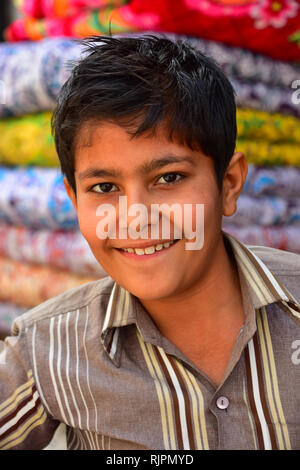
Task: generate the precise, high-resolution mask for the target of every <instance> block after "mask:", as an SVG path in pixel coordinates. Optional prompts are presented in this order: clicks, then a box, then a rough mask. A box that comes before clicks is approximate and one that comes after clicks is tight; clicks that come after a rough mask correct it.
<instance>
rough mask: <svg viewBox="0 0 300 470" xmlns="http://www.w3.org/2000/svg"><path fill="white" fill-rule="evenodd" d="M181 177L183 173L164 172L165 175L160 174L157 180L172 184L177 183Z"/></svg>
mask: <svg viewBox="0 0 300 470" xmlns="http://www.w3.org/2000/svg"><path fill="white" fill-rule="evenodd" d="M182 179H183V175H181V174H180V173H166V174H165V175H162V176H161V177H160V178H159V180H158V181H157V182H158V183H162V184H173V183H178V182H179V181H180V180H182Z"/></svg>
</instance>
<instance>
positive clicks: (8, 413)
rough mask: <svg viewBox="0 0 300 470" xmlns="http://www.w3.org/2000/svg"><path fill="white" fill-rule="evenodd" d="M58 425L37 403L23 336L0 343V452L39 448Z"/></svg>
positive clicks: (41, 405)
mask: <svg viewBox="0 0 300 470" xmlns="http://www.w3.org/2000/svg"><path fill="white" fill-rule="evenodd" d="M59 424H60V423H59V421H56V420H54V419H53V418H52V417H51V416H50V415H49V413H48V411H47V409H46V408H45V406H44V404H43V402H42V400H41V397H40V394H39V390H38V388H37V384H36V383H35V379H34V371H33V369H32V365H31V361H30V359H29V355H28V350H27V344H26V336H25V334H24V333H22V332H21V333H19V335H18V336H10V337H7V338H6V339H5V341H0V450H5V449H16V450H22V449H28V450H29V449H34V450H38V449H43V448H44V447H46V446H47V444H48V443H49V442H50V441H51V438H52V437H53V435H54V433H55V430H56V428H57V427H58V425H59Z"/></svg>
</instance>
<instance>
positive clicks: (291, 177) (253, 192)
mask: <svg viewBox="0 0 300 470" xmlns="http://www.w3.org/2000/svg"><path fill="white" fill-rule="evenodd" d="M299 182H300V168H296V167H293V166H274V167H260V166H258V165H252V164H248V174H247V178H246V181H245V185H244V187H243V194H247V195H248V196H255V197H258V196H264V195H269V196H277V197H282V198H299V199H300V184H299Z"/></svg>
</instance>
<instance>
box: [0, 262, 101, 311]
mask: <svg viewBox="0 0 300 470" xmlns="http://www.w3.org/2000/svg"><path fill="white" fill-rule="evenodd" d="M96 279H97V277H92V276H91V277H85V276H76V275H75V274H72V273H69V272H67V271H62V270H58V269H55V268H50V267H48V266H38V265H33V264H29V263H28V264H27V263H22V262H20V261H13V260H10V259H8V258H2V257H0V301H2V302H11V303H14V304H16V305H20V306H22V307H28V308H32V307H35V306H36V305H39V304H41V303H42V302H44V301H45V300H48V299H50V298H51V297H55V296H56V295H59V294H61V293H62V292H65V291H67V290H69V289H73V288H74V287H79V286H81V285H83V284H85V283H87V282H91V281H95V280H96Z"/></svg>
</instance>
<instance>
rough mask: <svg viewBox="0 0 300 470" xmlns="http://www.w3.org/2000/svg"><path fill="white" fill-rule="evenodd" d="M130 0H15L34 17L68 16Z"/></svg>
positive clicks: (23, 11)
mask: <svg viewBox="0 0 300 470" xmlns="http://www.w3.org/2000/svg"><path fill="white" fill-rule="evenodd" d="M128 1H130V0H63V1H62V0H14V3H15V5H16V7H17V8H18V9H19V10H20V11H21V12H22V13H23V14H24V15H26V16H31V17H34V18H43V17H50V18H51V17H62V18H63V17H66V16H70V15H74V14H75V13H78V12H79V11H80V10H83V9H87V8H104V7H107V6H113V7H114V8H118V7H120V6H122V5H124V4H125V3H128Z"/></svg>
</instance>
